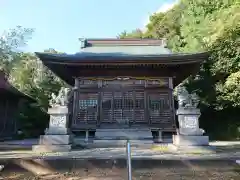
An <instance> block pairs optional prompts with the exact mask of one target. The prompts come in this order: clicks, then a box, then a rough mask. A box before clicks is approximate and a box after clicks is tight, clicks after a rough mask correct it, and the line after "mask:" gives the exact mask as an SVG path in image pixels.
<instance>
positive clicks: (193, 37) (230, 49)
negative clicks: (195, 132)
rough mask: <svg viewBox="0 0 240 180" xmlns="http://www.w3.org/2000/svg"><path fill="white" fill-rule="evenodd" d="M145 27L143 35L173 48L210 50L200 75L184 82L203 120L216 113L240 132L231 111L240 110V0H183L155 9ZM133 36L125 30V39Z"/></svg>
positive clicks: (188, 50)
mask: <svg viewBox="0 0 240 180" xmlns="http://www.w3.org/2000/svg"><path fill="white" fill-rule="evenodd" d="M146 28H147V30H146V31H145V32H144V33H143V34H141V35H140V36H139V37H141V38H142V37H147V38H166V39H167V40H168V47H169V48H170V49H171V50H172V51H173V52H188V53H191V52H201V51H209V52H211V56H210V58H209V59H208V60H206V61H205V62H204V64H203V65H202V67H201V69H200V72H199V74H198V76H197V77H198V78H196V77H189V78H188V79H187V80H186V81H184V83H185V85H186V86H187V87H188V89H189V90H190V91H191V90H197V93H198V94H199V95H200V97H201V103H202V106H201V107H202V112H203V116H202V121H204V122H208V121H209V120H210V119H209V118H210V117H209V116H211V115H213V114H215V118H217V120H218V121H224V122H225V123H231V125H230V124H228V126H229V127H230V126H231V131H230V132H233V131H236V132H238V136H239V134H240V132H239V131H237V130H236V129H238V127H239V123H238V124H237V123H235V122H237V121H238V122H239V117H238V116H237V115H236V113H235V114H234V113H232V110H233V109H234V110H235V111H236V110H238V111H239V109H240V88H239V83H240V1H239V0H211V1H206V0H180V1H179V2H178V3H177V4H176V5H175V6H174V7H173V8H172V9H170V10H169V11H167V12H165V13H155V14H153V15H152V16H151V17H150V22H149V24H148V25H147V27H146ZM131 36H133V35H132V33H127V32H125V34H124V36H122V37H121V38H125V37H128V38H130V37H131ZM134 37H136V34H134ZM229 112H231V113H229ZM203 117H204V118H203ZM221 117H224V118H225V120H224V119H223V118H221ZM211 121H215V120H212V119H211ZM219 124H220V123H219ZM215 125H216V122H215ZM223 127H224V126H223ZM225 127H226V125H225ZM213 129H216V128H213V127H212V131H213ZM233 129H235V130H233ZM221 132H223V130H222V129H221ZM236 136H237V135H236V134H235V137H236Z"/></svg>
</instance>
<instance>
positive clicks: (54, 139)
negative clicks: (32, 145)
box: [39, 135, 72, 145]
mask: <svg viewBox="0 0 240 180" xmlns="http://www.w3.org/2000/svg"><path fill="white" fill-rule="evenodd" d="M71 139H72V136H71V135H41V136H40V140H39V143H40V144H44V145H62V144H71V143H72V140H71Z"/></svg>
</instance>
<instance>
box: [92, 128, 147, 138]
mask: <svg viewBox="0 0 240 180" xmlns="http://www.w3.org/2000/svg"><path fill="white" fill-rule="evenodd" d="M95 137H96V139H151V138H152V132H151V131H150V130H149V129H97V130H96V133H95Z"/></svg>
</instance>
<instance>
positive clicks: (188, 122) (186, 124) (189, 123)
mask: <svg viewBox="0 0 240 180" xmlns="http://www.w3.org/2000/svg"><path fill="white" fill-rule="evenodd" d="M182 122H183V124H182V127H183V128H191V129H196V128H198V119H197V117H195V116H186V117H185V118H184V121H182Z"/></svg>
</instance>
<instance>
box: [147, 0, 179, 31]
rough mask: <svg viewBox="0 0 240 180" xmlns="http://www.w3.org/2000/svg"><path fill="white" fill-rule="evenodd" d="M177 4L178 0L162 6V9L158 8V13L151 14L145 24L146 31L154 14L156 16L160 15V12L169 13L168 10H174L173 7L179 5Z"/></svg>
mask: <svg viewBox="0 0 240 180" xmlns="http://www.w3.org/2000/svg"><path fill="white" fill-rule="evenodd" d="M177 2H178V0H175V1H173V2H167V3H164V4H162V5H161V6H160V8H158V10H157V11H155V12H153V13H151V14H150V15H149V16H148V17H147V20H146V21H145V23H144V29H145V27H146V25H147V24H148V23H149V18H150V16H151V15H152V14H154V13H160V12H167V11H168V10H170V9H172V8H173V6H174V5H175V4H177Z"/></svg>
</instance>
